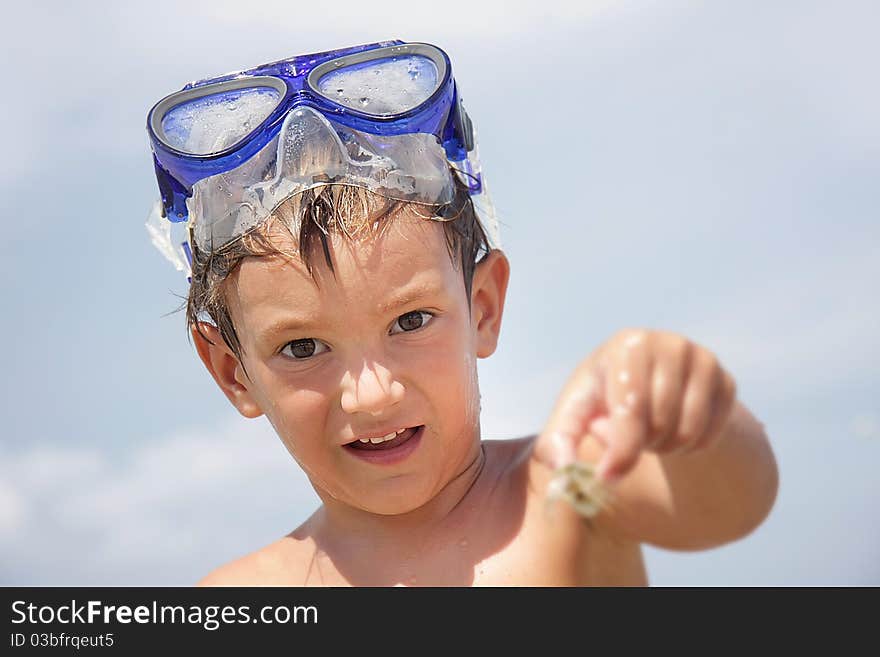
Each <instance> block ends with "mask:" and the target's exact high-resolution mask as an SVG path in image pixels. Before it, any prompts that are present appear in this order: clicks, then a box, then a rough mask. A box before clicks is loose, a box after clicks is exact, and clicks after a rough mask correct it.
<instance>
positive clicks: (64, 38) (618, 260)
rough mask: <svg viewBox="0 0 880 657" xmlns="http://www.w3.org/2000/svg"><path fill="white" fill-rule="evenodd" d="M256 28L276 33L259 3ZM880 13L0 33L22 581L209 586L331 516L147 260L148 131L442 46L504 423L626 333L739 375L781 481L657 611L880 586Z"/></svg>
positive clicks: (15, 529) (669, 5)
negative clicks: (350, 64) (488, 231)
mask: <svg viewBox="0 0 880 657" xmlns="http://www.w3.org/2000/svg"><path fill="white" fill-rule="evenodd" d="M257 7H258V10H257ZM878 24H880V4H878V3H877V2H873V1H865V2H856V1H840V2H808V1H797V2H794V1H792V2H786V1H778V2H750V1H735V2H734V1H730V2H723V1H715V2H697V1H680V0H665V1H663V2H659V1H657V2H649V1H633V2H627V1H620V2H616V1H612V0H608V1H601V2H590V1H589V0H584V1H582V2H579V3H563V2H552V1H544V2H530V3H511V2H480V3H476V2H452V1H448V0H447V1H446V2H443V3H420V4H413V3H411V2H388V1H383V2H381V3H363V2H356V1H349V0H344V1H343V0H336V1H334V2H332V3H319V4H316V5H314V8H309V7H308V6H307V5H301V4H296V3H289V2H280V1H276V0H262V1H261V2H260V3H257V4H256V5H255V4H253V3H244V2H240V1H237V2H228V1H222V0H220V1H218V0H212V1H211V2H205V3H196V2H169V1H164V0H161V1H153V2H125V3H121V2H77V3H68V2H32V3H13V4H12V5H10V6H9V7H7V8H6V9H5V10H4V21H3V23H2V26H0V54H2V56H3V61H6V62H7V68H6V71H5V75H6V82H5V84H4V91H3V102H2V103H0V123H2V125H3V126H5V129H4V131H3V132H4V137H3V145H4V148H5V156H4V157H3V158H0V212H2V216H3V219H4V225H5V227H6V234H5V239H3V240H0V281H2V283H0V285H2V300H3V312H2V316H3V321H2V322H0V341H2V344H4V345H5V352H4V360H5V363H4V365H5V367H4V369H5V375H4V377H3V378H2V383H0V385H2V394H0V399H2V406H0V409H2V410H0V413H2V415H0V422H2V423H0V584H2V585H165V584H172V585H174V584H182V585H187V584H190V583H193V582H195V581H196V580H198V579H199V578H201V577H202V576H203V575H205V574H206V573H207V572H209V571H210V570H212V569H213V568H215V567H216V566H218V565H220V564H221V563H225V562H227V561H229V560H230V559H232V558H234V557H237V556H240V555H242V554H245V553H247V552H250V551H252V550H254V549H256V548H258V547H261V546H263V545H265V544H267V543H269V542H271V541H273V540H275V539H276V538H278V537H280V536H282V535H284V534H285V533H287V532H288V531H290V530H291V529H293V528H294V527H296V526H297V525H299V523H300V522H302V521H303V520H304V519H305V518H306V517H308V515H310V514H311V512H312V511H313V510H314V508H315V507H316V505H317V497H316V495H315V494H314V492H313V491H312V490H311V488H310V487H309V484H308V481H307V480H306V478H305V476H304V475H303V474H302V473H301V471H300V470H299V468H298V466H297V465H296V463H295V462H294V461H293V460H292V459H291V458H290V456H289V455H288V453H287V451H286V450H285V449H284V448H283V446H282V445H281V443H280V441H279V440H278V439H277V437H276V436H275V434H274V433H273V431H272V429H271V427H270V426H269V424H268V422H266V420H265V419H259V420H253V421H249V420H245V419H243V418H240V417H239V416H237V414H236V412H235V411H234V409H233V408H232V407H231V406H230V404H229V403H228V401H227V400H226V398H225V397H224V396H223V395H222V393H221V392H220V390H219V389H218V388H217V387H216V385H215V384H214V382H213V381H212V380H211V379H210V377H209V375H208V373H207V371H206V370H205V369H204V367H203V365H202V364H201V362H200V361H199V360H198V358H197V356H196V353H195V350H194V348H193V347H192V346H191V345H190V343H189V342H188V341H187V338H186V333H185V321H184V317H183V315H182V314H181V313H174V312H173V311H174V310H175V309H176V308H177V307H178V306H179V303H180V296H181V295H184V294H185V291H186V290H185V280H183V279H182V278H181V277H180V275H179V274H178V273H177V272H175V271H174V270H173V268H171V267H170V266H169V265H168V264H167V263H166V261H165V260H164V259H163V258H162V256H161V255H160V254H159V253H158V252H157V251H155V250H154V249H153V247H152V246H151V244H150V242H149V239H148V236H147V233H146V230H145V229H144V221H145V220H146V217H147V214H148V210H149V207H150V205H151V203H152V202H153V200H154V199H155V198H157V197H158V191H157V187H156V183H155V178H154V175H153V170H152V162H151V158H150V152H149V143H148V139H147V135H146V130H145V127H144V124H145V118H146V113H147V111H148V110H149V108H150V107H151V106H152V104H153V103H154V102H155V101H157V100H158V99H159V98H161V97H162V96H164V95H166V94H168V93H170V92H172V91H175V90H177V89H179V88H180V87H182V86H183V84H185V83H186V82H188V81H190V80H194V79H198V78H204V77H208V76H213V75H219V74H222V73H225V72H227V71H232V70H238V69H243V68H247V67H250V66H253V65H257V64H260V63H262V62H267V61H273V60H276V59H280V58H284V57H288V56H292V55H294V54H299V53H307V52H316V51H320V50H327V49H334V48H339V47H343V46H348V45H353V44H358V43H368V42H372V41H378V40H383V39H392V38H401V39H404V40H409V41H427V42H431V43H435V44H437V45H439V46H441V47H443V48H444V49H445V50H446V51H447V52H448V53H449V54H450V56H451V58H452V62H453V70H454V72H455V76H456V79H457V80H458V83H459V86H460V89H461V90H462V95H463V98H464V100H465V103H466V105H467V107H468V111H469V113H470V115H471V116H472V118H473V120H474V123H475V126H476V128H477V131H478V136H479V140H480V152H481V156H482V160H483V165H484V170H485V172H486V175H487V179H488V182H489V185H490V188H491V191H492V194H493V197H494V200H495V203H496V206H497V208H498V211H499V214H500V217H501V220H502V239H503V242H504V246H505V250H506V252H507V253H508V256H509V258H510V260H511V264H512V275H511V283H510V289H509V294H508V301H507V306H506V309H505V318H504V326H503V328H502V336H501V342H500V346H499V349H498V351H497V352H496V354H495V355H493V356H492V357H491V358H489V359H487V360H485V361H481V362H480V378H481V389H482V395H483V409H484V415H483V431H484V435H485V436H486V437H490V438H512V437H516V436H521V435H524V434H527V433H532V432H536V431H539V430H540V429H541V427H542V426H543V424H544V422H545V421H546V419H547V416H548V414H549V412H550V409H551V407H552V404H553V401H554V400H555V398H556V395H557V394H558V392H559V390H560V389H561V387H562V385H563V383H564V381H565V380H566V378H567V377H568V375H569V374H570V372H571V371H572V370H573V368H574V367H575V365H576V364H577V363H578V362H579V361H580V360H581V359H582V358H584V357H585V356H587V355H588V354H589V353H590V352H591V351H592V350H593V349H595V348H596V347H597V346H598V345H599V344H601V342H603V341H604V340H605V339H607V338H608V337H609V336H610V335H612V334H613V333H614V332H615V331H618V330H620V329H622V328H625V327H629V326H642V327H649V328H657V329H663V330H669V331H675V332H679V333H682V334H684V335H686V336H688V337H690V338H691V339H693V340H695V341H697V342H698V343H700V344H702V345H704V346H706V347H708V348H710V349H712V350H713V351H715V353H717V354H718V356H719V357H720V358H721V361H722V363H723V364H724V366H725V367H726V368H727V369H728V370H729V371H730V372H731V373H732V374H733V375H734V377H735V378H736V380H737V383H738V389H739V394H740V399H741V401H742V402H743V403H744V404H745V405H746V406H748V407H749V408H750V409H751V410H752V412H753V413H754V414H755V415H756V416H757V417H758V418H759V419H760V420H761V421H762V422H764V423H765V425H766V427H767V431H768V433H769V436H770V439H771V442H772V445H773V448H774V450H775V452H776V455H777V459H778V462H779V468H780V475H781V485H780V491H779V497H778V499H777V502H776V506H775V508H774V509H773V511H772V513H771V515H770V517H769V518H768V519H767V521H766V522H765V523H764V524H763V525H762V526H761V527H759V528H758V529H757V530H756V531H755V532H754V533H752V534H751V535H749V536H748V537H746V538H744V539H742V540H740V541H737V542H735V543H732V544H729V545H727V546H724V547H721V548H718V549H713V550H708V551H703V552H691V553H678V552H669V551H664V550H657V549H653V548H650V547H648V548H646V552H645V553H646V558H647V566H648V572H649V577H650V581H651V583H652V584H655V585H664V586H678V585H795V586H796V585H839V584H852V585H860V584H875V585H876V584H880V521H878V518H880V514H878V512H877V502H878V501H880V477H878V476H877V470H878V463H880V377H878V371H880V303H878V299H880V294H878V287H880V212H878V204H880V85H878V84H877V63H878V62H880V40H878V39H877V38H876V36H877V35H876V27H877V25H878Z"/></svg>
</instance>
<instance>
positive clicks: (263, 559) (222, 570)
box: [196, 530, 311, 586]
mask: <svg viewBox="0 0 880 657" xmlns="http://www.w3.org/2000/svg"><path fill="white" fill-rule="evenodd" d="M310 545H311V541H310V539H306V538H302V537H301V536H300V535H299V530H297V531H295V532H291V533H290V534H288V535H287V536H284V537H282V538H280V539H278V540H277V541H274V542H273V543H270V544H269V545H267V546H265V547H263V548H260V549H259V550H257V551H256V552H252V553H251V554H247V555H245V556H243V557H240V558H238V559H236V560H234V561H230V562H229V563H227V564H224V565H222V566H220V567H219V568H217V569H215V570H213V571H211V572H210V573H208V575H206V576H205V577H203V578H202V579H201V580H199V581H198V582H197V583H196V586H279V585H290V584H297V583H300V579H301V578H300V575H301V573H302V570H303V568H302V564H303V562H304V561H305V560H306V559H307V555H308V554H309V553H310V552H309V550H310V547H309V546H310Z"/></svg>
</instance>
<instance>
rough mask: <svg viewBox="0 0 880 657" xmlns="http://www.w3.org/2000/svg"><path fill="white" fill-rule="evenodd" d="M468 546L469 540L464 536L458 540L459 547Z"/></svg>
mask: <svg viewBox="0 0 880 657" xmlns="http://www.w3.org/2000/svg"><path fill="white" fill-rule="evenodd" d="M467 546H468V542H467V539H466V538H463V539H461V540H460V541H459V542H458V547H460V548H466V547H467Z"/></svg>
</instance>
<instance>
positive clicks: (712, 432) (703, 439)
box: [686, 368, 736, 452]
mask: <svg viewBox="0 0 880 657" xmlns="http://www.w3.org/2000/svg"><path fill="white" fill-rule="evenodd" d="M718 379H719V385H718V389H717V390H716V392H715V396H714V398H713V400H712V416H711V418H710V419H709V426H708V427H707V428H706V431H705V432H704V433H703V435H702V436H700V437H699V438H698V439H697V441H696V442H695V443H694V444H693V446H690V447H687V448H686V451H687V452H691V451H694V450H699V449H704V448H705V447H707V446H708V445H710V444H711V443H712V442H714V441H715V439H716V438H718V436H720V435H721V431H722V430H723V429H724V427H725V426H726V425H727V422H728V421H729V420H730V416H731V414H732V412H733V408H734V406H735V404H736V381H734V380H733V377H732V376H730V374H729V373H728V372H727V371H725V370H724V369H723V368H722V369H721V371H720V375H719V377H718Z"/></svg>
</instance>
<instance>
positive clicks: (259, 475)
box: [0, 417, 318, 585]
mask: <svg viewBox="0 0 880 657" xmlns="http://www.w3.org/2000/svg"><path fill="white" fill-rule="evenodd" d="M317 504H318V501H317V496H316V495H315V494H314V492H313V491H312V489H311V487H310V486H309V484H308V481H307V479H306V477H305V475H304V474H303V473H302V472H301V470H300V469H299V467H298V466H297V464H296V463H295V461H293V459H292V458H291V457H290V456H289V454H288V453H287V451H286V450H285V449H284V447H283V446H282V445H281V443H280V441H279V440H278V438H277V437H276V436H275V434H274V432H273V431H272V429H271V427H270V426H269V425H268V423H266V422H265V421H257V422H247V421H245V420H243V419H241V418H238V417H230V418H229V419H224V421H223V423H222V425H220V426H218V427H216V428H215V429H208V430H189V431H183V432H179V433H176V434H174V435H172V436H168V437H165V438H162V439H160V440H157V441H155V442H151V443H147V444H144V445H139V446H138V447H136V448H135V449H134V450H133V451H132V452H131V453H128V454H119V455H116V454H111V453H110V452H109V451H103V452H102V451H97V450H88V451H83V450H82V449H80V448H76V447H67V446H52V447H46V446H37V447H34V448H31V449H27V450H23V451H20V452H18V453H13V454H6V455H5V458H3V460H2V464H0V547H2V550H3V552H4V555H6V556H5V558H4V565H3V567H2V569H0V581H2V582H3V583H5V584H41V583H51V584H58V585H64V584H99V583H114V584H135V583H140V584H152V583H157V582H165V583H187V582H191V581H194V580H196V579H198V577H200V576H202V575H204V574H206V573H207V572H208V570H210V569H211V568H212V567H214V566H216V565H219V562H221V561H224V560H227V559H229V558H232V557H234V556H239V555H240V554H243V553H244V552H245V551H249V550H253V549H256V548H258V547H261V545H262V544H265V543H267V542H269V541H271V540H273V539H274V538H277V537H279V536H282V535H283V534H285V533H286V532H288V531H290V530H291V529H293V528H294V527H295V526H296V525H297V524H299V522H301V521H302V520H304V519H305V518H306V517H307V516H308V515H309V514H310V513H311V511H312V510H313V509H314V508H316V507H317ZM260 541H262V542H263V543H262V544H261V543H260ZM71 560H73V561H75V562H76V563H77V567H76V568H75V569H71V568H70V561H71Z"/></svg>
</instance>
